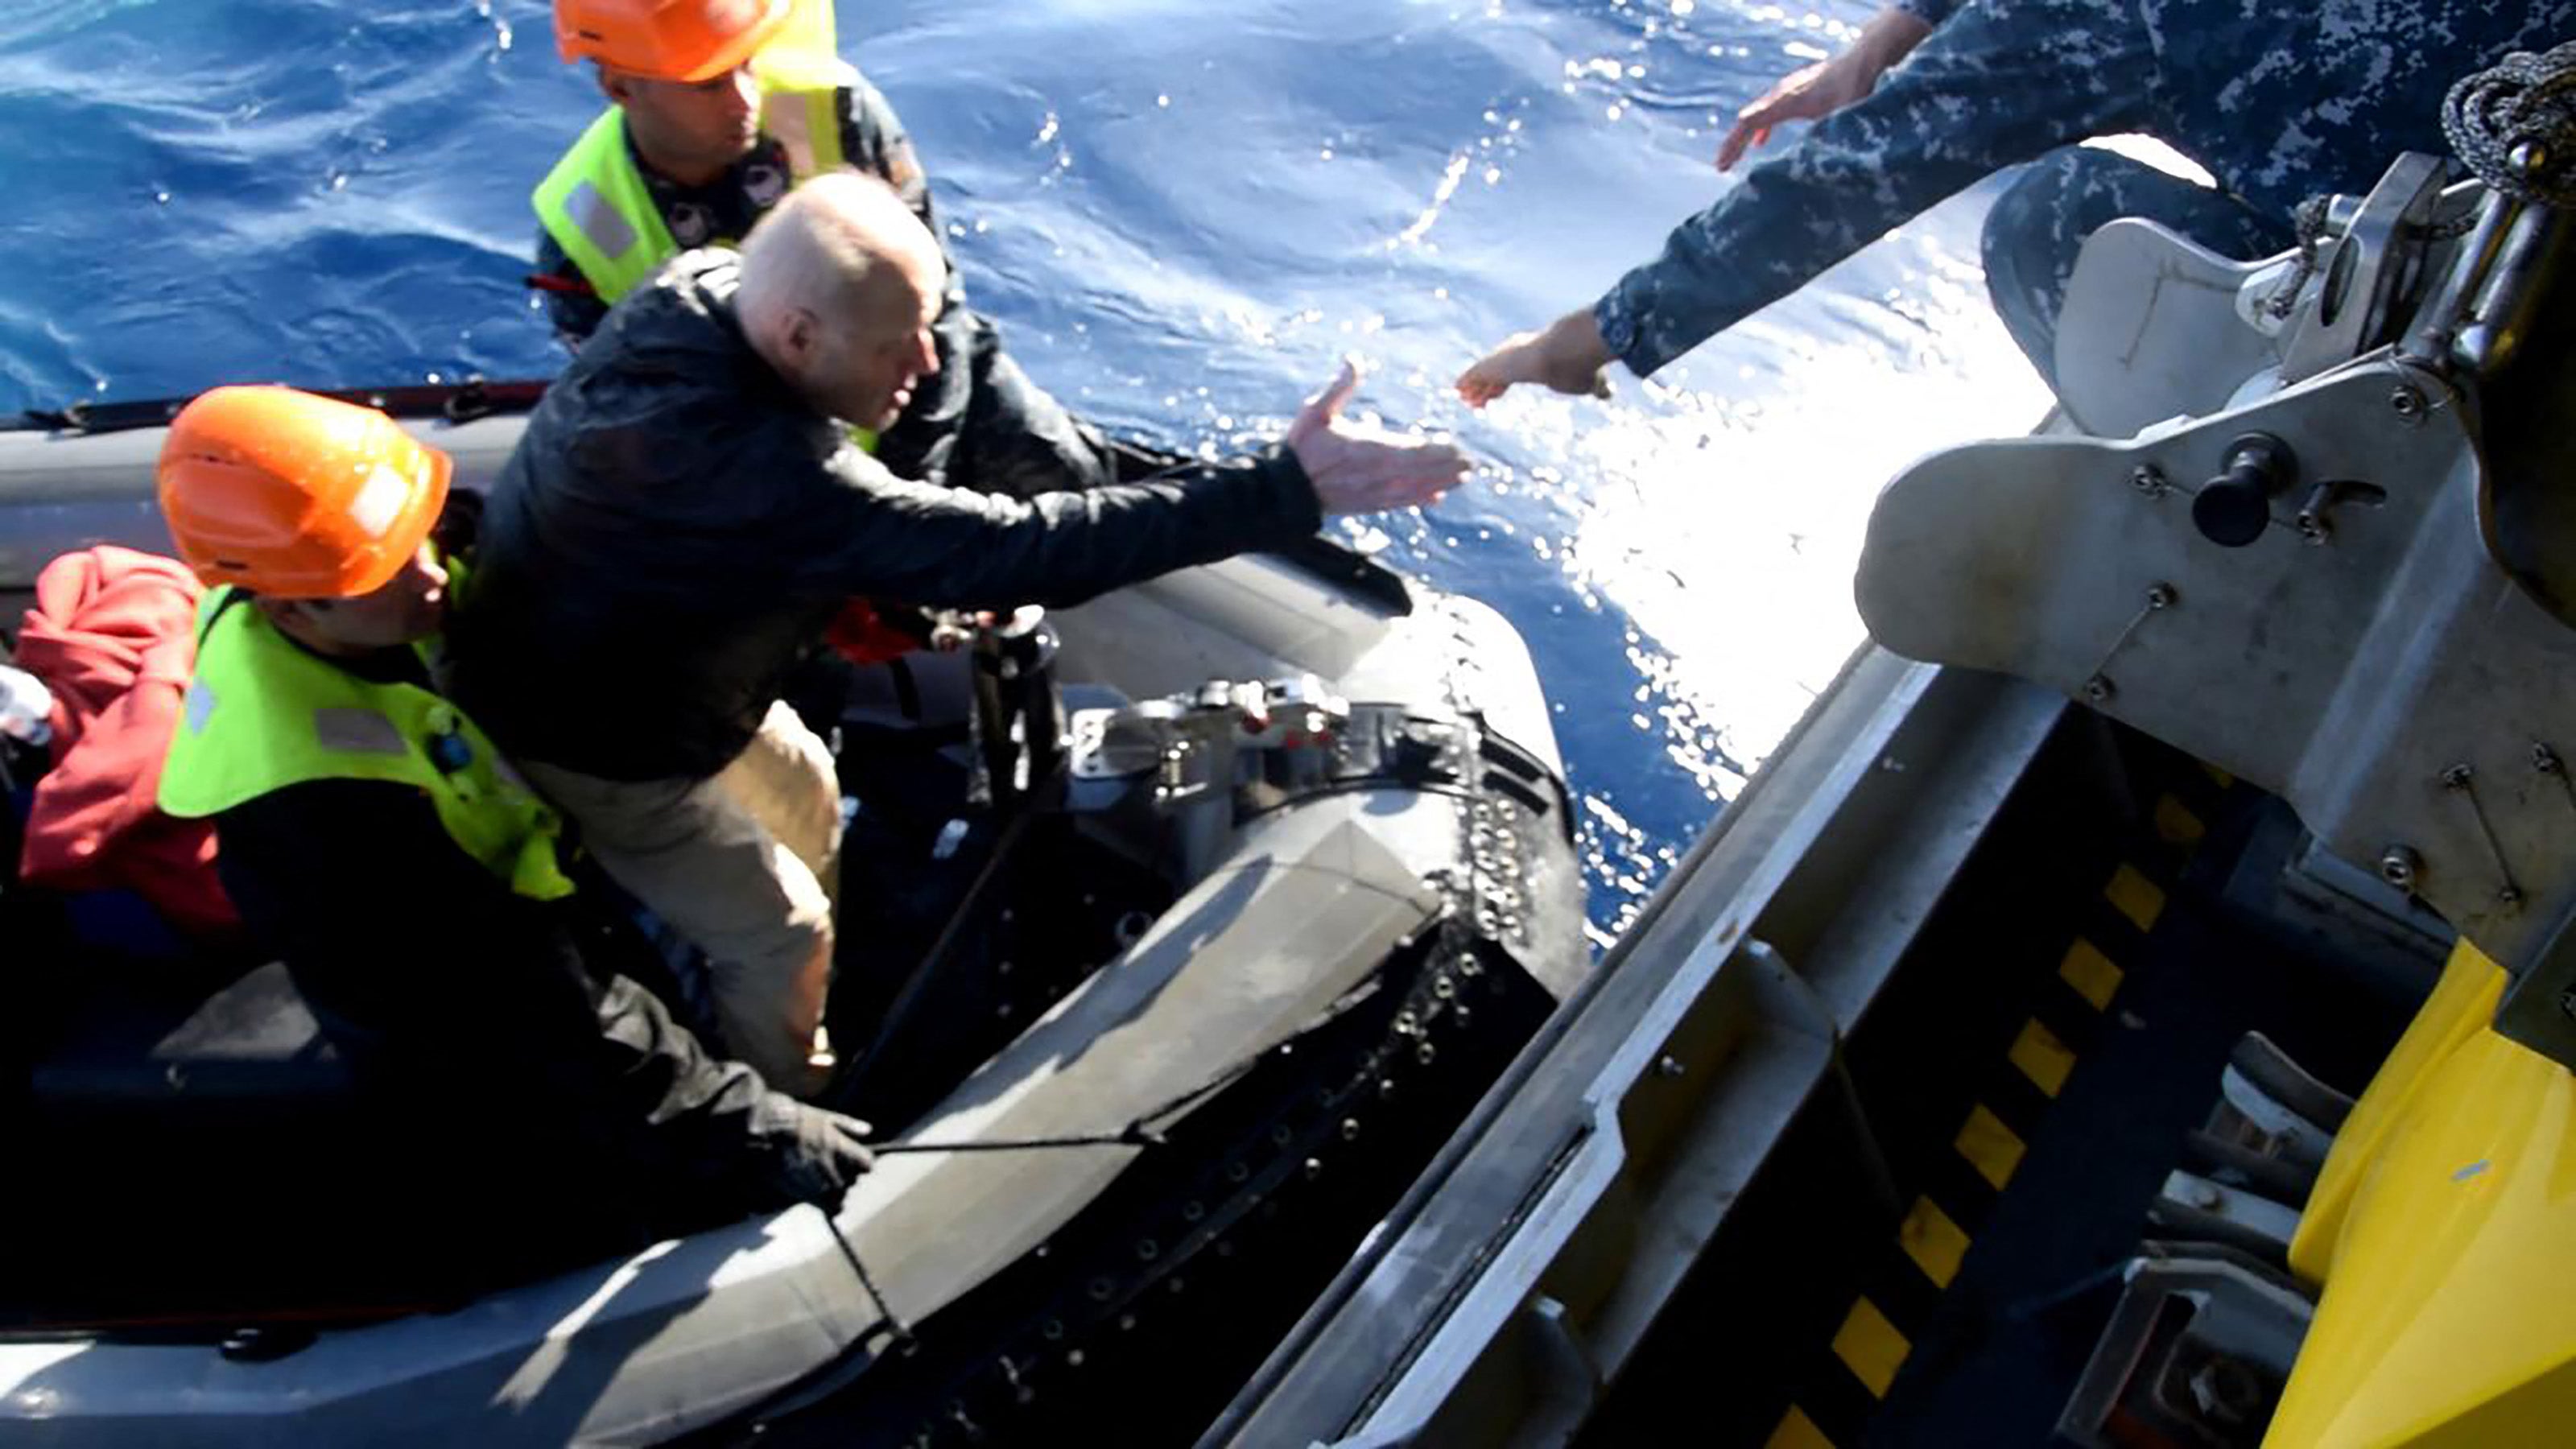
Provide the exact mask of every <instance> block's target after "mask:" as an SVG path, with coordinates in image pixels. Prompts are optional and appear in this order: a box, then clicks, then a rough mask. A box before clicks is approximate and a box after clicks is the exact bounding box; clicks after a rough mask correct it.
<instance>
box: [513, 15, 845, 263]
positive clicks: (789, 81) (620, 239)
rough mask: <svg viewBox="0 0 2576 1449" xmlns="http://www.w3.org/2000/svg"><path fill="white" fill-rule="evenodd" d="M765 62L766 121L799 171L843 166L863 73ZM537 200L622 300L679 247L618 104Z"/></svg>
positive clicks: (817, 62)
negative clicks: (847, 101)
mask: <svg viewBox="0 0 2576 1449" xmlns="http://www.w3.org/2000/svg"><path fill="white" fill-rule="evenodd" d="M758 64H759V72H760V89H761V96H760V126H761V130H763V131H764V132H766V133H767V134H768V135H770V136H771V137H772V138H774V139H775V140H777V141H778V143H779V144H780V145H781V146H783V147H785V148H786V151H787V165H788V170H789V171H790V172H791V173H792V174H793V176H794V178H795V180H796V181H798V182H803V181H804V180H806V179H807V178H808V177H812V176H816V175H819V174H821V173H823V172H825V171H832V170H837V169H839V168H840V167H841V166H842V165H843V164H844V161H845V157H844V156H843V154H842V150H841V106H840V92H841V89H842V88H843V87H844V86H847V85H849V84H851V83H853V82H854V81H856V80H857V78H858V77H857V75H856V73H855V72H853V71H852V70H851V69H850V68H849V67H848V66H847V65H845V64H843V63H842V62H840V61H839V60H836V59H833V58H831V57H828V56H810V55H803V54H785V55H777V56H763V57H762V58H761V60H760V61H759V63H758ZM529 199H530V201H531V202H532V203H533V204H534V205H535V207H536V209H537V220H538V221H540V222H542V223H543V224H544V226H545V229H546V234H547V235H548V236H551V237H553V238H554V239H555V245H557V246H559V247H562V248H563V251H564V255H565V256H567V257H570V258H571V259H572V263H573V265H574V266H576V267H579V268H580V269H581V274H582V276H583V277H584V278H585V279H587V280H588V281H589V283H590V285H591V287H592V289H593V290H594V291H596V292H597V293H598V294H599V299H600V300H601V301H603V302H606V303H608V304H610V305H612V306H614V305H615V304H616V302H617V299H618V298H620V297H623V296H625V295H626V294H627V293H629V292H632V291H634V290H635V289H636V288H637V287H640V286H642V285H644V283H645V282H646V281H648V280H650V279H651V278H652V275H653V273H654V272H656V271H658V270H660V269H661V266H662V264H663V263H664V262H667V261H669V260H670V259H671V258H672V257H674V256H676V255H678V254H679V250H680V246H679V243H678V242H676V241H674V240H672V238H671V229H670V227H669V226H668V225H667V224H665V223H664V222H663V220H662V213H661V211H660V209H659V208H657V207H655V206H654V205H653V193H652V191H651V189H650V188H648V187H647V186H646V185H645V184H644V173H643V171H642V170H641V169H640V168H638V167H637V166H636V164H635V156H634V153H633V151H632V150H631V149H630V148H629V147H628V146H627V144H626V119H625V114H624V113H623V112H622V111H620V110H619V109H618V108H617V107H615V106H611V107H609V108H608V109H607V110H605V111H603V112H601V113H600V115H599V118H598V119H597V120H594V121H592V122H591V123H590V125H589V127H588V128H587V129H586V130H584V131H583V132H582V133H581V139H580V140H578V141H575V142H574V143H573V145H572V149H571V150H569V151H566V152H565V153H564V155H563V159H562V160H560V161H557V162H556V163H555V165H554V169H553V170H552V171H549V172H547V173H546V179H545V180H543V181H541V182H539V183H538V184H537V189H536V193H535V195H534V196H532V197H530V198H529Z"/></svg>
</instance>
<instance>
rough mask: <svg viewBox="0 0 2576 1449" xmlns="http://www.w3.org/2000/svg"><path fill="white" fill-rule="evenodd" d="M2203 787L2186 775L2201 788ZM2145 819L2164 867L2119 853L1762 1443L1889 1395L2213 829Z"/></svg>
mask: <svg viewBox="0 0 2576 1449" xmlns="http://www.w3.org/2000/svg"><path fill="white" fill-rule="evenodd" d="M2207 774H2208V776H2209V779H2210V781H2213V782H2215V783H2216V784H2217V785H2218V786H2219V787H2220V788H2221V789H2224V788H2226V786H2227V785H2228V784H2229V783H2231V782H2230V781H2229V780H2228V779H2227V777H2226V776H2225V775H2224V774H2222V773H2220V772H2218V771H2214V770H2212V771H2208V772H2207ZM2207 783H2208V782H2202V781H2197V780H2195V781H2190V782H2188V784H2189V785H2197V786H2198V787H2199V788H2200V789H2201V790H2206V789H2207ZM2151 823H2152V826H2153V830H2154V840H2153V842H2152V845H2151V846H2150V847H2149V849H2148V850H2146V851H2145V852H2143V853H2142V854H2143V855H2152V856H2154V857H2155V858H2156V859H2155V865H2156V867H2157V870H2156V873H2155V874H2151V873H2150V870H2149V869H2148V868H2147V867H2145V866H2142V865H2139V864H2136V863H2132V862H2131V861H2122V862H2121V863H2120V864H2119V865H2118V866H2117V867H2116V868H2115V869H2114V870H2113V871H2112V872H2111V874H2110V876H2109V877H2108V878H2107V879H2106V880H2104V882H2103V884H2102V887H2101V898H2100V900H2099V902H2097V903H2096V905H2095V907H2094V908H2093V909H2091V910H2089V911H2087V912H2086V913H2085V915H2086V918H2087V919H2088V920H2089V921H2091V922H2092V924H2091V925H2090V926H2088V927H2087V928H2085V929H2084V930H2082V931H2080V932H2079V933H2078V934H2077V935H2076V936H2075V938H2074V939H2073V940H2072V941H2070V942H2069V943H2068V944H2067V946H2066V948H2065V952H2064V954H2063V956H2062V957H2060V959H2059V960H2058V963H2057V967H2056V970H2055V971H2054V973H2052V974H2051V975H2050V976H2049V977H2048V978H2047V979H2046V980H2045V981H2044V982H2043V983H2042V984H2041V987H2040V990H2039V992H2038V996H2037V999H2036V1000H2035V1001H2034V1002H2033V1003H2032V1004H2031V1007H2030V1015H2029V1016H2028V1017H2027V1019H2026V1020H2024V1022H2023V1023H2022V1025H2021V1027H2020V1030H2019V1031H2018V1033H2017V1034H2015V1035H2014V1036H2013V1037H2012V1040H2011V1044H2010V1046H2009V1047H2008V1049H2007V1050H2006V1051H2005V1053H2004V1059H2003V1061H2002V1062H2001V1063H2000V1064H1998V1065H1997V1067H1996V1068H1995V1069H1994V1070H1993V1071H1992V1072H1991V1073H1990V1075H1989V1076H1988V1077H1987V1079H1986V1080H1985V1081H1984V1082H1983V1085H1982V1086H1981V1087H1980V1089H1979V1090H1978V1092H1977V1094H1976V1096H1975V1099H1974V1101H1973V1103H1972V1105H1971V1106H1970V1107H1969V1108H1968V1110H1967V1113H1966V1115H1965V1117H1964V1118H1963V1119H1962V1120H1961V1121H1960V1122H1959V1125H1958V1129H1957V1132H1956V1135H1955V1136H1954V1137H1953V1139H1952V1141H1951V1144H1950V1147H1951V1150H1950V1152H1949V1153H1947V1154H1946V1155H1944V1157H1943V1159H1942V1160H1941V1161H1940V1162H1939V1163H1937V1164H1936V1165H1935V1167H1934V1168H1933V1169H1932V1170H1931V1171H1930V1172H1928V1173H1927V1174H1926V1180H1925V1181H1924V1182H1923V1183H1922V1184H1921V1189H1920V1191H1919V1192H1918V1193H1917V1194H1916V1195H1915V1196H1914V1198H1913V1202H1912V1205H1911V1206H1910V1207H1909V1208H1908V1209H1907V1211H1906V1213H1905V1216H1904V1219H1903V1220H1902V1222H1900V1223H1899V1225H1898V1227H1897V1230H1896V1234H1895V1239H1894V1241H1893V1242H1892V1243H1890V1244H1888V1245H1887V1246H1886V1247H1885V1248H1884V1249H1882V1250H1880V1253H1879V1256H1878V1258H1877V1259H1876V1260H1874V1263H1873V1266H1871V1267H1870V1268H1869V1269H1868V1271H1867V1272H1865V1273H1864V1275H1863V1285H1862V1287H1861V1290H1860V1292H1859V1294H1858V1295H1857V1296H1856V1297H1855V1298H1854V1299H1853V1300H1852V1303H1851V1306H1850V1308H1849V1310H1848V1311H1846V1312H1845V1313H1844V1315H1843V1317H1842V1319H1841V1322H1840V1326H1839V1327H1837V1328H1836V1329H1835V1331H1834V1334H1833V1338H1832V1342H1831V1360H1832V1362H1831V1364H1830V1365H1829V1366H1828V1367H1827V1368H1826V1369H1825V1370H1824V1371H1822V1372H1818V1373H1814V1374H1810V1375H1808V1376H1807V1377H1806V1379H1805V1380H1804V1382H1803V1383H1802V1384H1801V1386H1800V1387H1799V1388H1798V1389H1796V1390H1795V1393H1794V1396H1793V1399H1792V1402H1791V1403H1790V1404H1789V1406H1788V1408H1787V1410H1786V1412H1785V1413H1783V1414H1782V1415H1781V1418H1780V1420H1779V1424H1778V1426H1777V1427H1776V1428H1775V1429H1773V1431H1772V1432H1771V1435H1770V1437H1769V1438H1768V1439H1767V1440H1766V1441H1765V1449H1853V1446H1854V1445H1855V1444H1857V1443H1858V1442H1859V1439H1860V1437H1861V1434H1862V1432H1863V1430H1864V1428H1865V1426H1866V1424H1867V1422H1868V1420H1869V1417H1870V1415H1871V1413H1872V1411H1873V1410H1874V1409H1875V1408H1876V1407H1877V1405H1878V1403H1879V1401H1881V1400H1884V1399H1885V1398H1886V1397H1887V1395H1888V1390H1889V1389H1890V1387H1891V1386H1892V1385H1893V1384H1894V1383H1895V1382H1896V1376H1897V1373H1898V1371H1899V1370H1900V1369H1902V1368H1903V1367H1904V1365H1905V1362H1906V1360H1907V1358H1908V1356H1909V1355H1910V1354H1911V1353H1912V1352H1913V1338H1914V1337H1915V1336H1919V1334H1920V1332H1921V1330H1922V1329H1923V1328H1924V1327H1925V1326H1927V1325H1928V1324H1929V1323H1930V1321H1931V1318H1932V1316H1933V1313H1934V1312H1935V1310H1936V1309H1937V1308H1938V1306H1939V1303H1940V1299H1941V1295H1942V1294H1943V1293H1944V1292H1945V1291H1946V1290H1947V1289H1948V1288H1949V1287H1950V1285H1951V1283H1952V1281H1953V1280H1954V1279H1956V1278H1957V1277H1958V1275H1959V1271H1960V1266H1961V1264H1962V1263H1963V1262H1965V1261H1966V1259H1967V1256H1968V1251H1969V1248H1970V1246H1971V1244H1972V1242H1973V1237H1974V1233H1975V1231H1976V1229H1977V1227H1978V1225H1979V1224H1981V1223H1983V1222H1984V1221H1985V1220H1986V1219H1987V1218H1988V1217H1989V1216H1990V1215H1991V1213H1992V1210H1993V1207H1994V1204H1995V1201H1996V1199H1997V1198H1999V1197H2000V1196H2001V1195H2002V1194H2003V1192H2004V1190H2005V1189H2006V1188H2007V1187H2008V1186H2010V1185H2011V1183H2012V1180H2013V1176H2014V1174H2015V1173H2016V1172H2017V1171H2018V1170H2019V1169H2020V1167H2021V1163H2022V1159H2023V1156H2024V1155H2025V1154H2026V1153H2027V1151H2028V1143H2029V1142H2030V1140H2031V1137H2032V1135H2033V1134H2034V1133H2035V1132H2036V1130H2037V1128H2038V1125H2039V1121H2040V1119H2041V1117H2042V1116H2043V1115H2044V1114H2045V1113H2046V1111H2047V1109H2048V1107H2049V1105H2050V1104H2051V1103H2052V1102H2053V1101H2055V1100H2056V1098H2057V1097H2058V1095H2059V1094H2060V1093H2061V1092H2063V1091H2064V1090H2065V1087H2066V1083H2067V1080H2068V1078H2069V1077H2070V1076H2072V1075H2073V1073H2074V1071H2075V1069H2076V1065H2077V1063H2078V1060H2079V1058H2080V1055H2081V1051H2082V1046H2083V1044H2084V1043H2085V1042H2087V1041H2089V1040H2091V1039H2092V1038H2093V1037H2094V1036H2095V1035H2096V1034H2097V1033H2098V1031H2099V1030H2100V1028H2101V1023H2102V1021H2103V1019H2104V1018H2105V1017H2107V1016H2108V1015H2109V1014H2110V1013H2111V1009H2112V1005H2113V1003H2114V1002H2115V1001H2116V1000H2117V999H2118V997H2119V994H2120V988H2121V984H2122V982H2123V981H2124V980H2125V979H2126V972H2125V971H2124V970H2123V969H2122V968H2121V966H2120V965H2119V962H2120V960H2121V959H2122V958H2123V957H2124V956H2126V957H2132V958H2134V956H2135V955H2136V953H2137V952H2138V950H2139V948H2140V946H2141V944H2142V943H2143V941H2144V939H2145V937H2146V936H2147V935H2148V933H2150V932H2152V931H2153V930H2154V929H2155V928H2156V924H2157V922H2158V921H2159V920H2161V919H2162V917H2163V914H2164V909H2165V888H2164V887H2163V886H2162V885H2159V884H2158V883H2157V879H2156V874H2162V875H2164V876H2166V877H2167V878H2168V879H2170V878H2172V877H2173V876H2174V875H2175V874H2177V873H2178V872H2179V869H2180V867H2181V865H2182V863H2183V862H2184V861H2185V860H2187V859H2188V857H2189V856H2190V854H2191V852H2192V851H2193V850H2194V849H2195V848H2196V847H2197V846H2198V845H2199V844H2200V842H2201V839H2202V837H2203V836H2204V835H2205V834H2206V833H2207V832H2206V827H2205V826H2204V825H2203V823H2202V821H2201V817H2200V815H2199V814H2198V813H2196V812H2195V811H2194V810H2193V809H2192V808H2191V807H2190V806H2189V805H2187V804H2186V803H2185V802H2184V801H2183V800H2182V799H2180V798H2178V797H2177V796H2175V795H2173V794H2165V795H2162V796H2160V797H2159V798H2158V799H2157V801H2156V802H2155V805H2154V808H2153V811H2152V815H2151ZM2159 847H2160V848H2159ZM1908 1325H1912V1326H1914V1329H1915V1333H1914V1334H1912V1335H1910V1334H1909V1332H1908V1328H1907V1326H1908Z"/></svg>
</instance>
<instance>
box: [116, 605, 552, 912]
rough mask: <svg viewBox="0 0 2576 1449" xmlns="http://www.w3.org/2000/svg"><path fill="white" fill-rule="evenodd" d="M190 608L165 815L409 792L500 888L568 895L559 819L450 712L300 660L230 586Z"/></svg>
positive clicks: (165, 773) (398, 688)
mask: <svg viewBox="0 0 2576 1449" xmlns="http://www.w3.org/2000/svg"><path fill="white" fill-rule="evenodd" d="M198 609H199V612H198V615H197V619H198V628H199V630H200V631H201V633H202V634H203V637H202V638H201V639H200V640H199V642H198V645H197V673H196V677H195V678H193V679H191V680H190V681H189V682H188V699H187V707H186V711H185V713H184V714H183V715H182V717H181V720H180V727H179V729H178V731H177V733H176V734H174V735H173V736H172V737H171V741H170V755H169V758H168V760H167V761H166V762H165V763H164V764H163V766H162V770H161V808H162V810H163V811H165V812H167V813H169V814H171V815H175V816H179V817H181V818H183V819H196V818H200V817H204V816H209V815H217V814H220V813H222V812H223V811H226V810H229V809H231V808H233V807H234V806H236V805H240V804H243V803H245V802H247V801H251V800H255V799H257V798H259V797H260V796H262V795H267V794H270V793H272V792H274V791H278V790H282V789H285V788H286V787H287V786H289V785H300V784H304V783H307V782H309V781H315V780H380V781H385V782H387V783H391V784H401V785H411V786H414V787H416V788H417V789H419V790H420V791H421V793H422V794H424V795H427V796H428V797H429V801H430V804H431V806H432V807H433V808H434V809H435V810H436V811H437V813H438V823H439V824H440V825H441V826H442V827H444V828H445V829H446V831H447V835H448V838H449V839H451V840H454V841H455V842H456V845H457V848H458V849H460V850H462V851H464V852H465V853H466V854H467V855H469V856H472V857H473V858H474V859H475V860H476V861H478V862H480V863H481V864H482V866H483V867H484V869H486V870H489V871H490V872H491V873H492V874H493V876H494V877H495V878H496V879H498V880H500V881H501V882H502V883H503V884H505V885H507V886H509V888H510V889H511V890H513V891H515V892H517V893H518V894H520V895H522V896H526V897H529V898H531V899H533V900H541V901H543V900H556V899H559V898H561V897H563V896H567V895H570V894H572V890H573V885H572V882H571V881H570V880H568V879H566V878H565V876H564V873H563V866H562V862H561V860H560V858H559V856H558V855H557V849H558V842H559V840H560V838H561V836H562V833H563V822H562V821H561V820H560V819H559V818H558V817H557V816H556V814H555V812H554V810H553V809H552V808H551V807H549V806H548V805H547V804H546V803H545V802H544V801H543V800H541V799H539V798H538V797H537V795H536V793H535V792H534V791H532V790H530V789H529V788H528V786H527V784H526V783H525V782H524V781H522V780H520V779H519V778H518V776H517V775H516V774H515V773H513V772H512V771H511V770H510V768H509V767H508V765H507V764H506V763H504V762H503V760H502V759H501V753H500V751H498V750H496V749H494V748H493V747H492V742H491V740H489V739H488V738H486V737H485V736H484V734H483V731H482V730H481V729H480V728H478V727H477V726H476V725H475V723H474V722H473V721H472V720H470V719H467V718H466V717H465V716H464V714H463V713H462V712H460V711H459V710H458V709H457V708H456V707H455V706H454V705H452V704H450V703H448V702H447V701H446V700H445V699H442V698H440V697H439V696H438V695H436V694H434V693H432V692H430V691H429V690H426V689H422V688H420V687H419V686H417V685H410V684H377V683H374V682H372V681H370V680H365V679H361V678H359V677H358V676H357V675H355V674H352V673H350V672H349V671H347V670H345V669H342V668H340V667H338V666H337V665H334V664H331V663H330V662H328V661H326V660H324V659H322V658H320V657H319V656H317V655H314V654H310V653H307V652H306V651H305V650H303V649H301V648H298V647H297V646H296V645H295V644H293V643H292V642H290V641H289V640H288V639H287V638H286V637H285V636H284V635H282V634H280V633H278V632H277V629H276V627H275V626H274V625H272V624H270V623H269V622H268V620H267V618H266V617H265V616H264V615H262V614H261V613H260V612H259V610H258V609H257V608H256V607H253V606H251V605H250V603H249V601H248V600H247V599H245V598H243V597H242V596H241V595H240V594H239V592H238V591H237V590H233V589H217V590H215V591H213V592H212V593H209V594H208V595H207V596H206V598H205V601H204V602H203V603H202V604H200V605H199V606H198ZM427 652H428V650H427V648H426V647H425V646H424V648H423V653H424V655H426V653H427ZM314 848H315V849H317V850H331V849H351V850H359V849H364V848H365V842H363V841H316V842H314Z"/></svg>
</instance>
